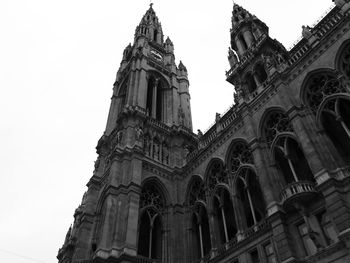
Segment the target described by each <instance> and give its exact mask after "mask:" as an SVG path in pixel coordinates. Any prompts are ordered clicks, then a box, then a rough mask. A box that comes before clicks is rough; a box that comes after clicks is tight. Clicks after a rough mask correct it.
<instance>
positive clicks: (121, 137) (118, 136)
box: [117, 130, 123, 144]
mask: <svg viewBox="0 0 350 263" xmlns="http://www.w3.org/2000/svg"><path fill="white" fill-rule="evenodd" d="M122 139H123V131H122V130H120V131H118V132H117V144H119V143H121V142H122Z"/></svg>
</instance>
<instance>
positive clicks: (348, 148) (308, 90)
mask: <svg viewBox="0 0 350 263" xmlns="http://www.w3.org/2000/svg"><path fill="white" fill-rule="evenodd" d="M344 56H347V52H345V54H344ZM347 59H348V58H343V57H340V61H343V64H342V63H341V66H342V67H343V68H342V69H341V70H344V74H347V65H346V64H345V62H346V61H347ZM346 93H348V91H347V89H346V88H345V87H344V85H343V84H342V83H341V81H340V80H339V79H338V78H337V77H336V76H335V75H334V73H332V72H329V71H323V72H316V73H314V74H313V75H311V76H310V77H309V78H308V80H307V82H306V83H305V86H304V94H303V97H304V101H305V104H306V105H307V106H308V107H309V108H310V109H311V111H312V112H313V113H314V115H315V117H316V121H317V123H318V125H320V126H321V127H323V128H324V131H325V132H326V134H327V136H328V137H329V138H330V139H331V141H332V142H333V145H334V146H335V148H336V149H337V151H338V153H339V155H340V156H341V157H342V158H343V160H344V161H345V162H346V163H350V96H349V95H348V94H346Z"/></svg>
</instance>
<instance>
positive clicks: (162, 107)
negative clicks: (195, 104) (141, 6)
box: [57, 0, 350, 263]
mask: <svg viewBox="0 0 350 263" xmlns="http://www.w3.org/2000/svg"><path fill="white" fill-rule="evenodd" d="M349 10H350V4H349V3H348V1H346V0H339V1H338V0H336V1H335V7H334V8H333V9H332V10H331V11H330V12H329V13H328V14H327V15H326V16H325V17H324V18H323V19H322V20H321V21H320V22H319V23H318V24H317V25H315V26H314V27H313V28H310V27H303V32H302V34H303V38H302V39H301V40H300V41H299V42H298V43H297V44H296V45H295V46H294V47H293V48H292V49H291V50H289V51H288V50H286V49H285V48H284V47H283V45H282V44H281V43H279V42H278V41H277V40H274V39H271V38H270V37H269V33H268V27H267V26H266V25H265V24H264V23H263V22H262V21H260V20H259V19H258V18H257V17H256V16H254V15H252V14H250V13H249V12H248V11H246V10H245V9H243V8H242V7H240V6H238V5H236V4H234V6H233V12H232V29H231V47H230V48H229V56H228V59H229V62H230V66H231V69H230V70H229V71H228V72H226V77H227V81H228V82H230V83H232V84H233V85H234V86H235V104H234V106H232V108H230V110H229V111H227V112H226V113H225V114H224V115H223V116H220V115H217V117H216V123H215V124H214V125H213V126H212V127H211V128H210V129H209V130H208V131H207V132H206V133H205V134H202V133H201V132H200V131H199V132H198V134H194V133H193V132H192V117H191V108H190V95H189V81H188V78H187V69H186V67H185V66H184V65H183V63H182V62H180V63H179V65H176V64H175V57H174V46H173V43H172V41H171V40H170V39H169V38H167V39H166V40H164V39H163V38H164V37H163V32H162V28H161V24H160V22H159V20H158V18H157V16H156V14H155V12H154V10H153V7H152V5H151V6H150V8H149V9H148V10H147V12H146V14H145V15H144V16H143V18H142V20H141V22H140V24H139V26H137V28H136V31H135V38H134V43H133V44H129V45H128V46H127V47H126V48H125V50H124V53H123V60H122V62H121V65H120V69H119V70H118V73H117V78H116V82H115V84H114V89H113V96H112V101H111V107H110V112H109V117H108V121H107V126H106V130H105V133H104V134H103V136H102V137H101V138H100V140H99V141H98V145H97V147H96V149H97V153H98V159H97V160H96V162H95V170H94V173H93V176H92V177H91V179H90V181H89V182H88V184H87V186H88V190H87V192H86V193H85V195H84V197H83V200H82V203H81V205H80V206H79V207H78V208H77V209H76V211H75V214H74V218H75V220H74V224H73V225H72V227H71V228H70V229H69V231H68V233H67V235H66V239H65V241H64V245H63V246H62V248H61V249H60V250H59V253H58V256H57V258H58V260H59V262H60V263H73V262H74V263H78V262H80V263H82V262H86V263H87V262H96V263H97V262H101V263H102V262H103V263H104V262H139V263H141V262H142V263H148V262H167V263H177V262H188V263H191V262H231V263H238V262H241V263H242V262H247V263H257V262H266V263H270V262H271V263H274V262H324V263H326V262H344V263H345V262H350V95H349V94H350V40H349V39H350V19H349V13H350V11H349Z"/></svg>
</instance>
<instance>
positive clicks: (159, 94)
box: [156, 83, 163, 121]
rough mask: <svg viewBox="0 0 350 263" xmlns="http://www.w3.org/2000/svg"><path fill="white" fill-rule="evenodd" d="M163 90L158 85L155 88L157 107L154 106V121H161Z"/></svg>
mask: <svg viewBox="0 0 350 263" xmlns="http://www.w3.org/2000/svg"><path fill="white" fill-rule="evenodd" d="M162 115H163V90H162V86H161V84H160V83H159V84H158V86H157V106H156V119H157V120H158V121H162V120H163V116H162Z"/></svg>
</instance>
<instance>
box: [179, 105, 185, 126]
mask: <svg viewBox="0 0 350 263" xmlns="http://www.w3.org/2000/svg"><path fill="white" fill-rule="evenodd" d="M178 119H179V124H180V125H182V126H184V125H185V113H184V111H183V109H182V107H181V106H180V107H179V111H178Z"/></svg>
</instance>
